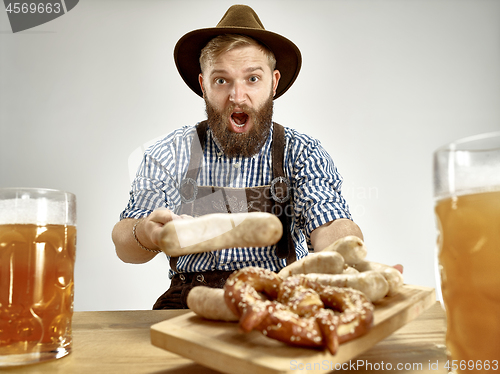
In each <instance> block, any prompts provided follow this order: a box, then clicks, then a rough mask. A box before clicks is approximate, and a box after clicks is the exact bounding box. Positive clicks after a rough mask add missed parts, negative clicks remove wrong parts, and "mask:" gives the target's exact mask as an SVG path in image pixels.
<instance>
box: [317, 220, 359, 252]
mask: <svg viewBox="0 0 500 374" xmlns="http://www.w3.org/2000/svg"><path fill="white" fill-rule="evenodd" d="M350 235H354V236H357V237H358V238H360V239H361V240H363V233H362V232H361V229H360V228H359V226H358V225H356V224H355V223H354V222H353V221H351V220H350V219H345V218H343V219H336V220H335V221H331V222H328V223H325V224H324V225H322V226H320V227H318V228H317V229H315V230H314V231H313V232H312V233H311V244H312V246H313V248H314V251H315V252H319V251H322V250H323V249H325V248H326V247H328V246H329V245H330V244H332V243H334V242H336V241H337V240H338V239H340V238H343V237H345V236H350Z"/></svg>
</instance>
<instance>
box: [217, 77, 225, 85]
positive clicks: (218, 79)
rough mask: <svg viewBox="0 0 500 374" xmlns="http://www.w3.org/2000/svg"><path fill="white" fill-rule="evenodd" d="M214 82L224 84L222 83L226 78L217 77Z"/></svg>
mask: <svg viewBox="0 0 500 374" xmlns="http://www.w3.org/2000/svg"><path fill="white" fill-rule="evenodd" d="M215 83H217V84H224V83H226V80H225V79H224V78H217V79H216V80H215Z"/></svg>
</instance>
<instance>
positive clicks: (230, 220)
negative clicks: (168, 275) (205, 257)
mask: <svg viewBox="0 0 500 374" xmlns="http://www.w3.org/2000/svg"><path fill="white" fill-rule="evenodd" d="M281 235H283V226H282V224H281V221H280V220H279V218H278V217H276V216H275V215H273V214H270V213H264V212H252V213H233V214H229V213H214V214H207V215H204V216H201V217H196V218H192V219H178V220H173V221H170V222H168V223H167V224H166V225H165V226H164V227H163V228H162V232H161V238H160V240H159V247H160V248H161V249H162V250H163V251H164V252H165V253H166V254H167V255H169V256H173V257H176V256H182V255H186V254H192V253H201V252H210V251H216V250H220V249H226V248H235V247H266V246H269V245H273V244H276V243H277V242H278V241H279V239H280V238H281Z"/></svg>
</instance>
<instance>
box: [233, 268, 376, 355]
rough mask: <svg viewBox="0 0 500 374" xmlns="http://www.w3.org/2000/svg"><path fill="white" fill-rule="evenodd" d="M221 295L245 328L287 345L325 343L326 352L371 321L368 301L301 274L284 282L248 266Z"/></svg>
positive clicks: (358, 334)
mask: <svg viewBox="0 0 500 374" xmlns="http://www.w3.org/2000/svg"><path fill="white" fill-rule="evenodd" d="M224 298H225V301H226V304H227V305H228V307H229V308H230V309H231V310H232V311H233V313H234V314H236V315H237V316H238V317H239V318H240V322H239V324H240V328H241V329H242V330H243V331H244V332H249V331H251V330H254V329H255V330H258V331H261V332H262V334H264V335H266V336H268V337H270V338H273V339H276V340H279V341H282V342H284V343H288V344H290V345H295V346H301V347H326V348H327V349H328V350H329V351H330V353H331V354H335V353H336V352H337V349H338V345H339V344H340V343H343V342H346V341H348V340H351V339H354V338H355V337H357V336H360V335H362V334H364V333H365V332H366V331H368V330H369V329H370V328H371V326H372V324H373V305H372V304H371V303H370V301H369V300H368V299H367V298H366V297H365V296H364V295H363V293H361V292H360V291H357V290H354V289H350V288H338V287H331V286H324V285H321V284H319V283H317V282H313V281H311V280H309V279H307V278H306V277H305V276H303V275H294V276H290V277H288V278H286V279H285V280H284V281H283V280H282V279H281V278H280V277H279V276H278V275H277V274H275V273H273V272H271V271H270V270H267V269H262V268H256V267H247V268H244V269H241V270H239V271H236V272H234V273H233V274H231V276H230V277H229V278H228V280H227V282H226V285H225V286H224Z"/></svg>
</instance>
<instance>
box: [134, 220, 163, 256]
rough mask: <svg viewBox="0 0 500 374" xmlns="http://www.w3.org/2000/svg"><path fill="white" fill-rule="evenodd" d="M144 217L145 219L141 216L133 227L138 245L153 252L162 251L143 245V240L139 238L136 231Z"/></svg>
mask: <svg viewBox="0 0 500 374" xmlns="http://www.w3.org/2000/svg"><path fill="white" fill-rule="evenodd" d="M143 219H144V218H139V219H138V220H137V222H136V223H135V225H134V227H133V229H132V234H133V235H134V239H135V241H136V243H137V245H138V246H139V247H141V248H142V249H144V250H146V251H149V252H153V253H160V252H161V250H158V249H151V248H147V247H145V246H143V245H142V243H141V242H140V241H139V239H138V238H137V232H136V231H137V225H138V224H139V222H141V221H142V220H143Z"/></svg>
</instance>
